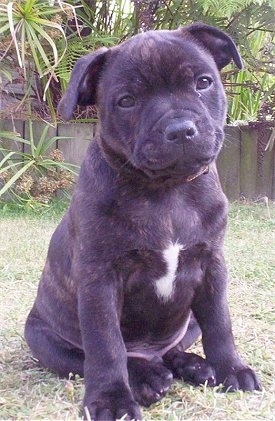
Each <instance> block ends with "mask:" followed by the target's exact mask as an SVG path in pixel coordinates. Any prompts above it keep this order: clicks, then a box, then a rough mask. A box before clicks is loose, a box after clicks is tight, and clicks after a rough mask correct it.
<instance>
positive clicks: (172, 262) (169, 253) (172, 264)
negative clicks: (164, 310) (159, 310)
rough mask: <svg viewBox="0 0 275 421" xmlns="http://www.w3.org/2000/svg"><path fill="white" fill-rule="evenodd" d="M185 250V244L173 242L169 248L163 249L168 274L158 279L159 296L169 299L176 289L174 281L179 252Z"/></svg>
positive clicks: (157, 291) (157, 290)
mask: <svg viewBox="0 0 275 421" xmlns="http://www.w3.org/2000/svg"><path fill="white" fill-rule="evenodd" d="M181 250H183V246H182V245H181V244H179V243H175V244H173V243H171V244H170V245H169V247H168V248H167V249H165V250H164V251H163V253H162V254H163V260H164V262H165V263H166V265H167V269H166V274H165V275H164V276H162V277H161V278H159V279H157V280H156V283H155V289H156V293H157V295H158V297H159V298H161V299H162V300H163V301H168V300H169V299H170V298H171V297H172V295H173V290H174V281H175V278H176V273H177V268H178V263H179V254H180V251H181Z"/></svg>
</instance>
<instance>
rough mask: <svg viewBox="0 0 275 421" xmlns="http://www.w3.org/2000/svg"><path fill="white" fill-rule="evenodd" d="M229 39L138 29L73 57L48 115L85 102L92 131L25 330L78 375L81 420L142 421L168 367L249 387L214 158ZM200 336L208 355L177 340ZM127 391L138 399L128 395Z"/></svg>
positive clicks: (52, 362) (197, 380)
mask: <svg viewBox="0 0 275 421" xmlns="http://www.w3.org/2000/svg"><path fill="white" fill-rule="evenodd" d="M231 59H233V60H234V62H235V63H236V65H237V66H238V67H239V68H241V66H242V63H241V59H240V56H239V54H238V52H237V50H236V47H235V45H234V43H233V42H232V40H231V39H230V38H229V37H228V36H227V35H225V34H224V33H223V32H221V31H220V30H218V29H215V28H213V27H209V26H206V25H204V24H194V25H190V26H187V27H184V28H180V29H178V30H174V31H166V30H164V31H152V32H147V33H142V34H139V35H137V36H135V37H133V38H131V39H129V40H127V41H126V42H124V43H123V44H121V45H119V46H118V47H115V48H111V49H107V48H102V49H100V50H98V51H96V52H95V53H92V54H89V55H87V56H85V57H83V58H81V59H80V60H79V61H78V62H77V63H76V65H75V68H74V70H73V73H72V77H71V80H70V83H69V86H68V89H67V91H66V93H65V95H64V97H63V98H62V100H61V103H60V106H59V111H60V114H61V115H62V116H63V118H64V119H65V120H68V119H70V118H71V116H72V113H73V111H74V109H75V107H76V105H77V104H81V105H90V104H96V105H97V107H98V112H99V121H100V124H99V129H98V134H97V136H96V137H95V139H94V140H93V142H91V144H90V147H89V149H88V153H87V156H86V158H85V160H84V162H83V165H82V167H81V172H80V176H79V180H78V183H77V186H76V189H75V192H74V195H73V198H72V202H71V206H70V208H69V211H68V212H67V214H66V215H65V216H64V218H63V220H62V221H61V223H60V224H59V226H58V227H57V229H56V231H55V233H54V235H53V237H52V240H51V243H50V247H49V252H48V258H47V262H46V265H45V268H44V271H43V274H42V278H41V281H40V284H39V289H38V294H37V298H36V301H35V304H34V306H33V309H32V310H31V313H30V315H29V317H28V320H27V324H26V331H25V335H26V340H27V342H28V344H29V346H30V348H31V349H32V351H33V353H34V356H35V357H36V358H37V359H38V360H39V361H40V362H41V364H42V365H43V366H45V367H48V368H50V369H51V370H53V371H55V372H57V373H58V374H59V375H62V376H67V375H68V374H69V373H79V374H80V375H82V376H83V375H84V376H85V385H86V393H85V398H84V405H85V406H86V407H87V410H88V411H89V413H90V417H91V419H95V420H103V419H104V420H105V419H110V420H114V419H116V418H119V417H122V416H123V415H125V414H128V415H127V417H128V418H127V419H133V418H134V419H139V418H141V414H140V410H139V406H138V404H137V402H139V403H140V404H142V405H146V406H147V405H150V404H151V403H153V402H155V401H157V400H159V399H160V398H161V397H162V396H163V395H164V394H165V393H166V391H167V390H168V388H169V385H170V384H171V381H172V377H173V376H174V377H175V378H182V379H184V380H186V381H189V382H193V383H194V384H196V385H198V384H201V383H204V382H206V381H207V382H208V384H209V385H211V386H213V385H215V384H220V383H223V385H224V387H225V388H230V389H231V390H236V389H242V390H254V389H259V388H260V385H259V382H258V380H257V378H256V376H255V374H254V373H253V371H252V370H251V369H250V368H249V367H247V366H246V365H244V364H243V363H242V361H241V360H240V358H239V356H238V354H237V352H236V349H235V346H234V341H233V337H232V332H231V323H230V317H229V313H228V305H227V298H226V284H227V275H226V267H225V263H224V257H223V250H222V247H223V238H224V231H225V226H226V215H227V201H226V198H225V196H224V194H223V192H222V190H221V187H220V183H219V179H218V175H217V172H216V167H215V159H216V157H217V155H218V153H219V151H220V149H221V146H222V142H223V126H224V122H225V115H226V99H225V94H224V90H223V87H222V83H221V80H220V76H219V72H218V71H219V70H220V69H221V68H223V67H224V66H226V65H227V64H228V63H229V62H230V61H231ZM200 332H202V342H203V348H204V352H205V356H206V359H203V358H201V357H199V356H197V355H195V354H190V353H186V352H185V350H186V349H187V348H188V347H189V346H190V345H191V344H192V343H193V342H194V340H195V339H197V337H198V335H199V334H200ZM136 401H137V402H136Z"/></svg>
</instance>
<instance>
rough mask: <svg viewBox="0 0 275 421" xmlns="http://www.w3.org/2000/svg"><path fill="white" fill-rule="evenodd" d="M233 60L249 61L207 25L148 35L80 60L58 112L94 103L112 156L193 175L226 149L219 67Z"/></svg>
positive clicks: (155, 173) (153, 171)
mask: <svg viewBox="0 0 275 421" xmlns="http://www.w3.org/2000/svg"><path fill="white" fill-rule="evenodd" d="M232 59H233V60H234V62H235V63H236V65H237V66H238V67H239V68H241V67H242V62H241V58H240V56H239V54H238V52H237V49H236V46H235V44H234V43H233V41H232V40H231V38H230V37H228V36H227V35H226V34H224V33H223V32H222V31H220V30H218V29H216V28H213V27H210V26H207V25H204V24H200V23H197V24H193V25H190V26H187V27H184V28H180V29H178V30H174V31H166V30H163V31H149V32H146V33H142V34H139V35H137V36H135V37H133V38H131V39H129V40H127V41H125V42H124V43H122V44H120V45H119V46H118V47H114V48H111V49H107V48H102V49H100V50H98V51H96V52H94V53H92V54H89V55H87V56H85V57H83V58H81V59H80V60H78V62H77V63H76V65H75V67H74V69H73V72H72V76H71V80H70V82H69V85H68V89H67V91H66V92H65V94H64V96H63V98H62V99H61V102H60V104H59V112H60V114H61V116H62V117H63V118H64V119H65V120H68V119H70V118H71V116H72V114H73V111H74V109H75V107H76V105H77V104H80V105H94V104H95V105H97V107H98V111H99V119H100V142H101V146H102V148H103V149H104V151H105V154H107V155H111V156H116V157H117V162H119V163H120V164H121V165H122V166H123V164H124V163H126V162H127V164H128V165H129V164H130V165H131V166H132V168H133V169H138V170H139V171H140V170H141V171H143V172H144V173H145V174H146V175H147V176H149V177H150V178H157V177H160V176H163V175H167V176H169V177H173V176H175V177H178V176H190V175H191V174H195V173H197V172H198V171H200V170H201V168H204V167H205V166H207V165H208V164H210V163H211V162H212V161H213V160H215V158H216V157H217V155H218V153H219V151H220V148H221V145H222V141H223V126H224V122H225V116H226V99H225V94H224V90H223V87H222V83H221V80H220V75H219V70H220V69H222V68H223V67H224V66H226V65H227V64H228V63H229V62H230V61H231V60H232Z"/></svg>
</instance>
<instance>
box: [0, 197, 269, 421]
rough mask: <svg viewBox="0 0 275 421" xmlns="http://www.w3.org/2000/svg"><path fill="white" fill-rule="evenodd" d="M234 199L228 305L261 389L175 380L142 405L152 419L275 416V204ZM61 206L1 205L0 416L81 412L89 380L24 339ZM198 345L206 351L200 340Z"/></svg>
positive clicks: (71, 415)
mask: <svg viewBox="0 0 275 421" xmlns="http://www.w3.org/2000/svg"><path fill="white" fill-rule="evenodd" d="M270 211H271V218H270V217H269V215H268V213H267V210H266V208H265V207H264V206H263V205H249V204H233V205H232V206H231V212H230V223H229V229H228V234H227V238H226V245H225V247H226V256H227V261H228V265H229V273H230V279H231V282H230V286H229V297H230V308H231V313H232V318H233V326H234V333H235V338H236V343H237V346H238V349H239V350H240V352H241V353H242V355H243V357H244V358H245V359H246V360H247V361H249V363H250V364H251V365H252V366H253V367H255V369H256V371H257V372H258V373H259V375H260V377H261V379H262V383H263V391H262V392H258V393H242V392H237V393H230V394H223V393H220V392H219V390H218V388H215V389H208V388H206V387H201V388H193V387H191V386H189V385H184V384H183V383H181V382H175V383H174V384H173V387H172V388H171V391H170V393H169V394H168V396H167V397H166V398H165V399H163V400H162V401H161V402H159V403H157V404H155V405H153V406H152V407H151V408H150V409H149V410H147V409H146V410H145V409H144V410H143V414H144V417H145V419H146V420H183V419H188V420H273V419H274V408H275V385H274V380H273V377H274V372H275V360H274V355H275V344H274V321H275V320H274V319H275V315H274V282H275V277H274V274H275V207H274V205H273V206H271V209H270ZM61 214H62V207H61V210H60V209H59V208H57V207H56V206H55V207H53V208H51V209H49V210H47V211H45V212H40V213H33V212H25V211H22V212H19V211H18V210H16V209H15V210H14V211H13V210H11V209H10V208H7V207H2V208H1V209H0V294H1V301H0V321H1V322H0V419H1V420H7V419H16V420H21V419H22V420H34V419H35V420H39V419H49V420H51V419H52V420H53V419H55V420H56V419H60V420H61V419H62V420H66V419H70V420H72V419H75V420H76V419H80V418H81V416H80V415H79V414H80V412H79V410H80V408H81V400H82V396H83V380H82V379H76V380H74V381H68V380H63V379H59V378H57V377H56V376H55V375H54V374H51V373H49V372H47V371H46V370H42V369H40V368H39V367H37V366H36V364H35V362H34V361H33V360H32V359H31V354H30V352H29V350H28V348H27V346H26V344H25V341H24V338H23V328H24V322H25V319H26V316H27V313H28V311H29V310H30V308H31V306H32V304H33V300H34V297H35V294H36V288H37V283H38V279H39V276H40V273H41V269H42V267H43V265H44V261H45V256H46V252H47V247H48V243H49V239H50V237H51V234H52V232H53V230H54V228H55V226H56V224H57V222H58V220H59V219H60V217H61ZM193 350H196V351H199V352H201V345H200V343H198V344H197V345H196V346H195V347H194V349H193Z"/></svg>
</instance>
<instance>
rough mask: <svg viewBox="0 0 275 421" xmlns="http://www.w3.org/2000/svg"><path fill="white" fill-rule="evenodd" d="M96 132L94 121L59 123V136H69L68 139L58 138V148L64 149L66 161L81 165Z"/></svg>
mask: <svg viewBox="0 0 275 421" xmlns="http://www.w3.org/2000/svg"><path fill="white" fill-rule="evenodd" d="M94 132H95V125H94V124H93V123H79V124H75V123H64V124H63V123H61V124H59V125H58V136H68V139H64V140H58V148H59V149H61V150H62V152H63V155H64V158H65V161H66V162H70V163H71V164H75V165H81V162H82V161H83V159H84V156H85V154H86V151H87V148H88V146H89V142H90V141H91V139H92V138H93V136H94ZM70 138H72V139H70Z"/></svg>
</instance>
